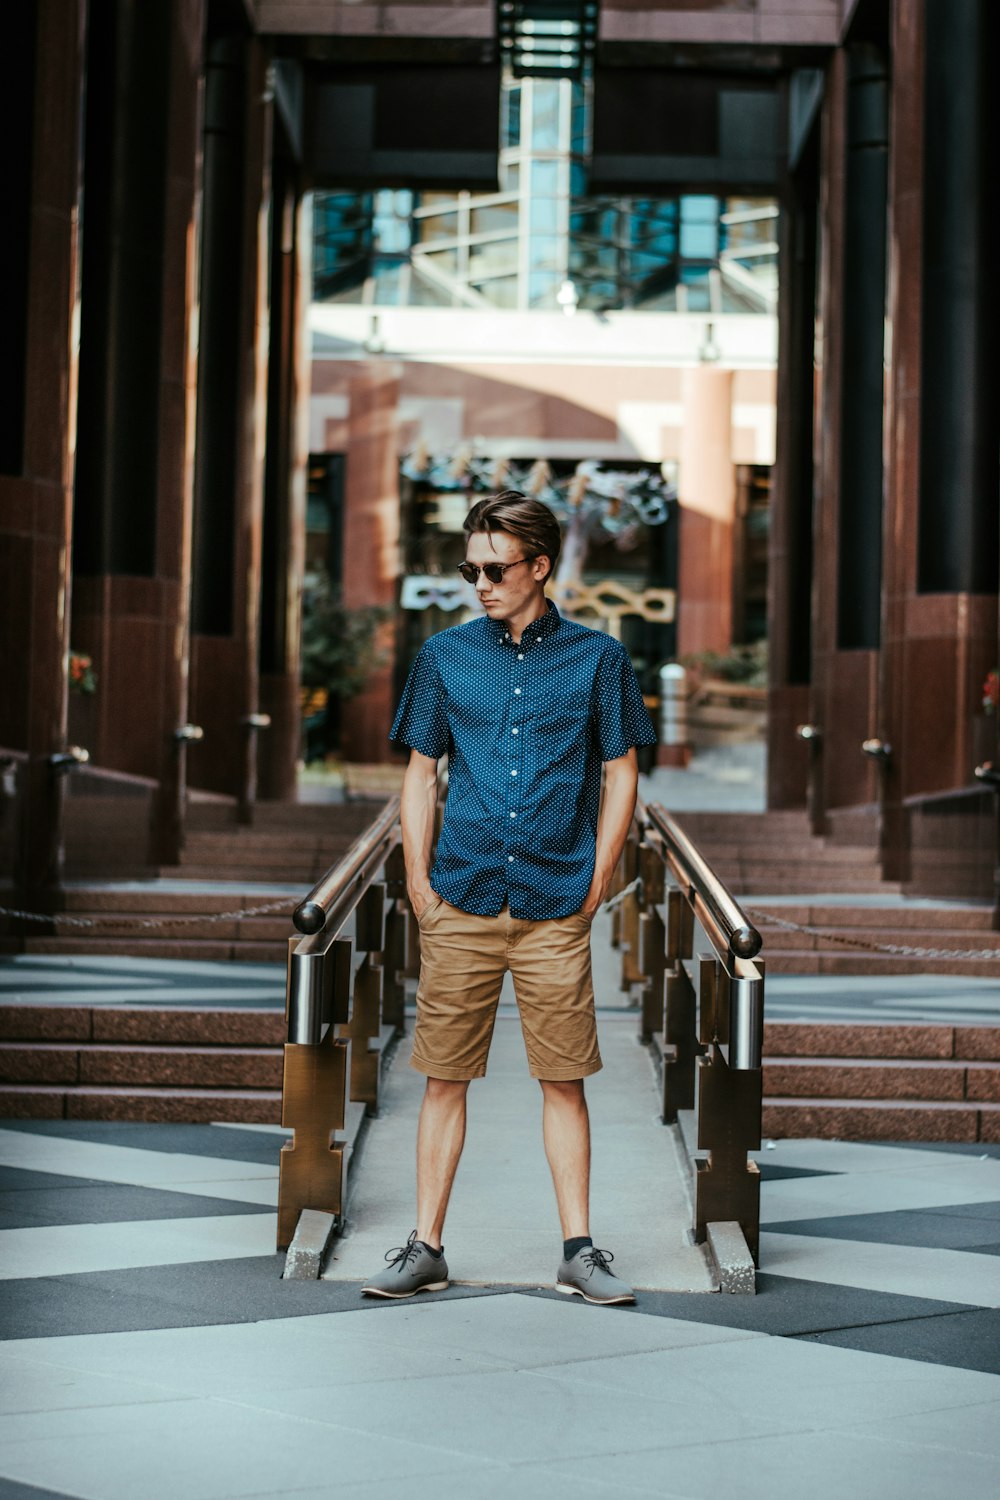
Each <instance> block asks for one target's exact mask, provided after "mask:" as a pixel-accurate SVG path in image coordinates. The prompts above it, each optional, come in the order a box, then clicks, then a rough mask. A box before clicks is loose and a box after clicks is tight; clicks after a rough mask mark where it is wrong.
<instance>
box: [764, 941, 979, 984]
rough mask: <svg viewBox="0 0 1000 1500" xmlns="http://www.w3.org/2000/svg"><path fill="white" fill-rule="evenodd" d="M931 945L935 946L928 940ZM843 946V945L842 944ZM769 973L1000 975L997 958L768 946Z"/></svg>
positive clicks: (765, 957) (766, 956) (765, 952)
mask: <svg viewBox="0 0 1000 1500" xmlns="http://www.w3.org/2000/svg"><path fill="white" fill-rule="evenodd" d="M921 946H927V947H933V946H934V944H933V943H928V944H926V945H923V944H922V945H921ZM838 947H839V945H838ZM762 956H763V958H764V960H765V962H766V964H767V972H768V973H769V974H843V975H860V974H871V975H882V976H886V975H892V974H959V975H961V974H964V975H967V976H969V977H973V976H975V977H979V978H984V979H996V978H998V977H1000V955H998V956H997V958H904V957H902V956H900V955H899V954H886V953H857V954H854V953H848V952H846V951H845V952H843V953H841V952H834V951H833V949H832V948H831V950H830V951H829V952H823V953H815V952H812V953H808V952H794V951H789V950H787V949H781V948H771V947H769V946H765V948H764V951H763V954H762Z"/></svg>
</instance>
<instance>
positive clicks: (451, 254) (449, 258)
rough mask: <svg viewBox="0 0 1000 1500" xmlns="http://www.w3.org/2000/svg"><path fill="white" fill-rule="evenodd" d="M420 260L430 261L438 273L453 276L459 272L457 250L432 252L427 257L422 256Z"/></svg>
mask: <svg viewBox="0 0 1000 1500" xmlns="http://www.w3.org/2000/svg"><path fill="white" fill-rule="evenodd" d="M420 259H421V260H424V259H426V260H428V261H430V263H431V265H432V266H434V267H435V268H436V269H437V270H438V271H447V272H448V273H449V274H450V275H452V276H454V275H455V274H456V273H457V271H458V251H457V250H432V251H431V252H430V253H429V254H428V255H426V256H423V255H421V257H420Z"/></svg>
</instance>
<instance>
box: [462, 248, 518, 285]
mask: <svg viewBox="0 0 1000 1500" xmlns="http://www.w3.org/2000/svg"><path fill="white" fill-rule="evenodd" d="M516 271H517V241H516V240H497V241H496V242H495V243H494V244H492V245H473V246H472V247H471V249H470V250H469V277H470V279H471V280H475V281H479V280H481V279H482V278H483V277H486V276H511V275H513V274H514V273H515V272H516Z"/></svg>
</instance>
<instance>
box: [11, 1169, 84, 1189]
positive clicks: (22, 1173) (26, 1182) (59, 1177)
mask: <svg viewBox="0 0 1000 1500" xmlns="http://www.w3.org/2000/svg"><path fill="white" fill-rule="evenodd" d="M96 1181H97V1178H95V1177H67V1176H66V1175H65V1174H64V1173H62V1172H36V1171H35V1170H34V1169H33V1168H32V1167H0V1193H24V1192H27V1193H38V1192H45V1191H47V1190H48V1189H50V1188H51V1189H54V1190H56V1191H57V1190H58V1189H59V1188H64V1187H81V1186H85V1187H92V1186H93V1184H94V1183H95V1182H96Z"/></svg>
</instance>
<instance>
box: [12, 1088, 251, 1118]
mask: <svg viewBox="0 0 1000 1500" xmlns="http://www.w3.org/2000/svg"><path fill="white" fill-rule="evenodd" d="M0 1111H2V1113H3V1114H4V1115H6V1116H7V1118H8V1119H34V1120H54V1119H55V1120H58V1119H66V1120H148V1121H150V1122H158V1123H163V1124H211V1123H213V1122H215V1121H230V1122H234V1123H235V1122H241V1123H244V1124H254V1125H280V1124H281V1094H280V1092H278V1091H276V1090H268V1091H265V1090H260V1091H259V1092H255V1091H249V1090H246V1089H196V1088H191V1089H184V1090H179V1089H155V1088H129V1087H122V1088H116V1087H113V1086H111V1085H103V1084H102V1085H87V1084H77V1085H75V1086H73V1085H69V1084H67V1085H59V1084H53V1085H44V1084H33V1083H24V1084H16V1083H9V1084H4V1085H3V1086H2V1087H0Z"/></svg>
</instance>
